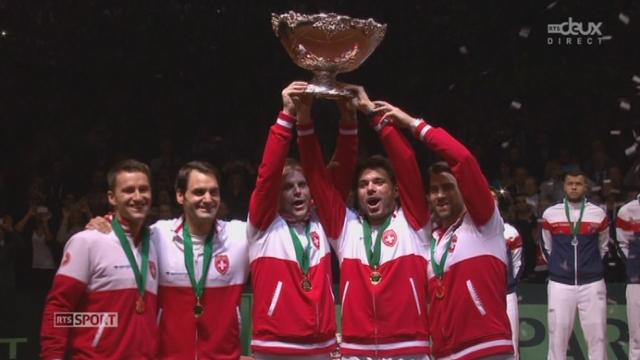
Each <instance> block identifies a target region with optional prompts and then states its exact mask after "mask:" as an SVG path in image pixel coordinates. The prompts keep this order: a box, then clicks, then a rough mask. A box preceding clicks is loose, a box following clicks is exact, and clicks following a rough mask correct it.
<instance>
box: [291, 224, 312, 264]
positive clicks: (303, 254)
mask: <svg viewBox="0 0 640 360" xmlns="http://www.w3.org/2000/svg"><path fill="white" fill-rule="evenodd" d="M287 226H288V227H289V233H290V234H291V241H292V242H293V248H294V249H295V250H296V260H298V265H300V269H302V272H303V273H304V274H305V275H306V274H307V272H309V258H310V256H311V236H310V235H309V231H310V230H311V221H308V222H307V226H306V228H305V229H304V234H305V236H306V237H307V246H306V247H305V248H304V249H303V248H302V242H301V241H300V238H299V237H298V234H297V233H296V231H295V230H294V229H293V227H291V226H289V225H287Z"/></svg>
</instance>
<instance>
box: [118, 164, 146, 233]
mask: <svg viewBox="0 0 640 360" xmlns="http://www.w3.org/2000/svg"><path fill="white" fill-rule="evenodd" d="M107 197H108V199H109V204H111V206H113V208H114V210H115V212H116V214H118V215H119V216H120V218H121V219H124V220H126V221H128V222H131V223H141V222H143V221H144V218H145V217H146V216H147V213H148V212H149V207H150V206H151V185H150V184H149V178H148V177H147V175H145V174H144V173H142V172H139V171H134V172H127V171H121V172H119V173H118V174H117V175H116V181H115V185H114V187H113V190H109V192H108V193H107Z"/></svg>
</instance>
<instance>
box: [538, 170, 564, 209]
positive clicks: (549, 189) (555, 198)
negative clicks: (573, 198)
mask: <svg viewBox="0 0 640 360" xmlns="http://www.w3.org/2000/svg"><path fill="white" fill-rule="evenodd" d="M544 174H545V177H546V180H545V181H543V182H542V184H540V198H541V199H545V200H547V201H549V202H550V203H551V204H555V203H557V202H559V201H561V200H562V198H563V197H564V188H563V187H564V181H563V180H562V176H563V174H564V172H563V170H562V167H561V166H560V163H559V162H557V161H555V160H550V161H548V162H547V163H546V165H545V168H544Z"/></svg>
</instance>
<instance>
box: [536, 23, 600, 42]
mask: <svg viewBox="0 0 640 360" xmlns="http://www.w3.org/2000/svg"><path fill="white" fill-rule="evenodd" d="M547 34H549V36H548V37H547V45H601V44H602V43H603V42H604V41H606V40H611V36H609V35H603V34H602V22H592V21H589V22H586V23H585V22H580V21H573V18H571V17H570V18H569V20H567V21H565V22H563V23H560V24H548V25H547Z"/></svg>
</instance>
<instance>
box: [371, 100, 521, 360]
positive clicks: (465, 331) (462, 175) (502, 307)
mask: <svg viewBox="0 0 640 360" xmlns="http://www.w3.org/2000/svg"><path fill="white" fill-rule="evenodd" d="M375 104H376V105H377V110H378V111H379V112H381V113H384V117H385V119H387V120H389V122H393V123H394V124H395V125H396V126H399V127H402V128H410V129H411V130H412V131H413V133H414V135H415V136H416V137H417V138H418V139H419V140H420V141H422V142H424V143H425V144H426V146H427V147H428V148H429V149H431V150H433V151H434V152H435V153H436V154H437V155H439V156H441V157H442V158H444V160H445V162H440V163H436V164H434V165H433V166H431V168H430V169H429V185H428V192H429V201H430V203H431V208H432V211H433V215H434V216H433V223H432V230H431V231H432V233H431V234H430V238H431V242H430V251H429V267H428V272H429V286H428V294H429V299H430V303H431V305H430V309H429V322H430V325H431V331H430V333H431V340H432V341H433V343H432V345H431V349H432V354H433V356H434V357H435V358H436V359H492V360H495V359H513V345H512V341H511V330H510V325H509V319H508V317H507V313H506V297H505V294H506V278H507V258H506V256H507V249H506V244H505V241H504V237H503V232H504V226H503V221H502V217H501V216H500V212H499V211H498V209H497V208H496V206H495V202H494V200H493V198H492V196H491V192H490V191H489V185H488V183H487V180H486V178H485V177H484V175H483V174H482V171H481V170H480V165H479V164H478V162H477V160H476V159H475V157H474V156H473V155H472V154H471V152H469V150H468V149H467V148H466V147H464V145H462V144H461V143H460V142H458V141H457V140H456V139H455V138H453V137H452V136H451V135H449V134H448V133H447V132H446V131H445V130H443V129H441V128H436V127H432V126H430V125H428V124H427V123H425V122H424V121H423V120H419V119H415V118H413V117H411V116H409V115H408V114H407V113H405V112H404V111H402V110H401V109H399V108H397V107H395V106H393V105H391V104H389V103H386V102H382V101H380V102H375ZM470 324H481V325H475V326H474V325H470Z"/></svg>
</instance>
